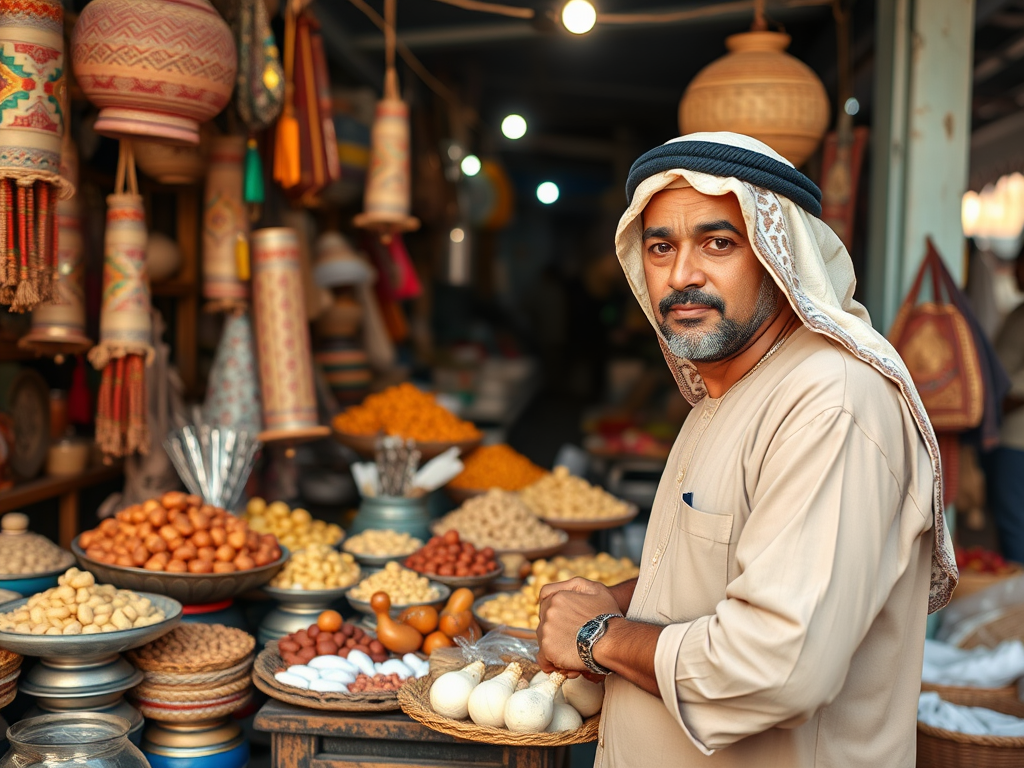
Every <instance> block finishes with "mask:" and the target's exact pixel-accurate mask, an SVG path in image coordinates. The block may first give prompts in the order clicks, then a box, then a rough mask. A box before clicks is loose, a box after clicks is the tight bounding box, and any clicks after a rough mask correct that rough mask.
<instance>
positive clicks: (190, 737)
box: [142, 719, 249, 768]
mask: <svg viewBox="0 0 1024 768" xmlns="http://www.w3.org/2000/svg"><path fill="white" fill-rule="evenodd" d="M142 752H143V754H145V756H146V759H147V760H149V764H150V766H151V767H152V768H245V766H246V765H248V763H249V741H248V740H247V739H246V738H245V734H243V733H242V729H241V728H240V727H239V726H238V724H237V723H235V722H234V721H233V720H230V719H223V720H217V721H213V722H210V721H207V722H205V723H159V722H155V721H153V720H149V721H148V724H147V726H146V730H145V733H144V735H143V737H142Z"/></svg>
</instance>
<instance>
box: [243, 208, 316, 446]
mask: <svg viewBox="0 0 1024 768" xmlns="http://www.w3.org/2000/svg"><path fill="white" fill-rule="evenodd" d="M252 295H253V314H254V316H255V320H256V349H257V358H258V360H259V366H260V391H261V393H262V395H263V398H262V399H263V425H264V431H263V432H261V433H260V436H259V437H260V440H262V441H263V442H269V441H275V440H289V441H293V442H294V441H296V440H302V439H310V438H316V437H323V436H326V435H328V434H330V430H329V429H328V428H327V427H321V426H320V425H318V424H317V409H316V392H315V390H314V387H313V360H312V355H311V352H310V341H309V324H308V323H307V322H306V308H305V306H304V302H303V295H304V292H303V280H302V270H301V267H300V264H299V242H298V237H297V236H296V233H295V230H294V229H288V228H286V227H275V228H271V229H260V230H257V231H256V232H253V235H252Z"/></svg>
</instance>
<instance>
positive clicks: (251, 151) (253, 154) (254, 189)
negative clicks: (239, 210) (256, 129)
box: [245, 138, 264, 204]
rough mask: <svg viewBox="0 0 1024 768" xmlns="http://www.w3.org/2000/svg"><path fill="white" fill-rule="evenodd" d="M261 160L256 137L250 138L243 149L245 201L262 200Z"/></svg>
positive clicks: (256, 201) (257, 201) (256, 202)
mask: <svg viewBox="0 0 1024 768" xmlns="http://www.w3.org/2000/svg"><path fill="white" fill-rule="evenodd" d="M263 198H264V192H263V162H262V161H261V160H260V153H259V147H258V145H257V144H256V139H253V138H250V139H249V143H248V146H247V148H246V150H245V202H246V203H252V204H259V203H262V202H263Z"/></svg>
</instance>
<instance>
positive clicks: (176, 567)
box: [166, 560, 188, 573]
mask: <svg viewBox="0 0 1024 768" xmlns="http://www.w3.org/2000/svg"><path fill="white" fill-rule="evenodd" d="M166 570H167V572H168V573H185V572H186V571H188V566H187V565H185V563H184V562H182V561H181V560H171V561H170V562H168V563H167V569H166Z"/></svg>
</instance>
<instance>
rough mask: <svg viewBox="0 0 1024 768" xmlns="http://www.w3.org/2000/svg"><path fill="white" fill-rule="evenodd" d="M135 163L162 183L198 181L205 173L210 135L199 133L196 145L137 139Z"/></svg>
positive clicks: (133, 144)
mask: <svg viewBox="0 0 1024 768" xmlns="http://www.w3.org/2000/svg"><path fill="white" fill-rule="evenodd" d="M132 147H133V148H134V149H135V162H136V163H138V165H139V170H141V171H142V172H143V173H144V174H146V175H147V176H149V177H150V178H151V179H156V180H157V181H159V182H160V183H161V184H168V185H172V186H173V185H178V184H198V183H199V182H201V181H202V180H203V177H204V176H205V175H206V164H207V162H208V156H209V154H210V136H209V133H208V132H207V131H202V132H201V138H200V141H199V144H198V145H195V144H166V143H164V142H161V141H136V142H133V143H132Z"/></svg>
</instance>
